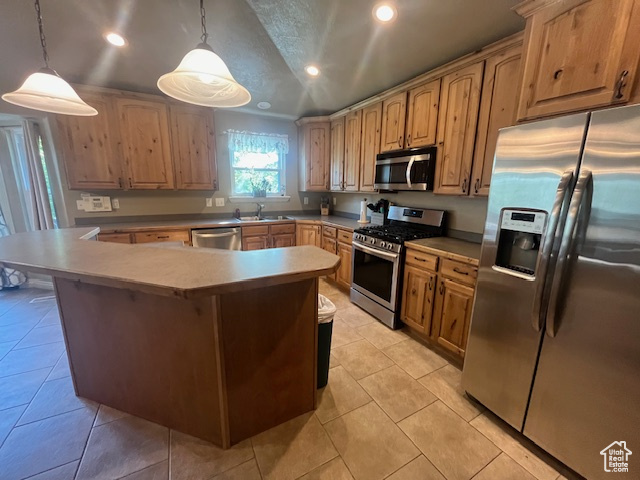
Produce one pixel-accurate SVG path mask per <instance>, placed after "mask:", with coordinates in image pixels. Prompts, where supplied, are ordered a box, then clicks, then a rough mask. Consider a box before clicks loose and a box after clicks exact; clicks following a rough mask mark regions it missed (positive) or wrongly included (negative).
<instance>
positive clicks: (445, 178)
mask: <svg viewBox="0 0 640 480" xmlns="http://www.w3.org/2000/svg"><path fill="white" fill-rule="evenodd" d="M483 69H484V62H478V63H474V64H472V65H469V66H468V67H465V68H462V69H460V70H458V71H456V72H453V73H450V74H449V75H447V76H445V77H444V78H443V79H442V92H441V94H440V111H439V113H438V153H437V161H436V182H435V187H434V193H440V194H448V195H465V194H467V193H469V179H470V177H471V164H472V162H473V147H474V144H475V139H476V127H477V124H478V109H479V108H480V86H481V85H482V72H483Z"/></svg>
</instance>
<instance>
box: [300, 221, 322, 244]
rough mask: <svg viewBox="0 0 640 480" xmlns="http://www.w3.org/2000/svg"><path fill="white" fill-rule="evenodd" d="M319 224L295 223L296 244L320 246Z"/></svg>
mask: <svg viewBox="0 0 640 480" xmlns="http://www.w3.org/2000/svg"><path fill="white" fill-rule="evenodd" d="M321 229H322V227H321V226H320V224H313V223H309V224H304V223H303V224H298V225H296V245H314V246H316V247H322V237H321V233H320V231H321Z"/></svg>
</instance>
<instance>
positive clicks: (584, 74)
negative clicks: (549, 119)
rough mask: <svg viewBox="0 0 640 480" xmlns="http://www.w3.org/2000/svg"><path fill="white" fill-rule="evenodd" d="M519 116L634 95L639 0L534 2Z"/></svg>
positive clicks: (525, 6)
mask: <svg viewBox="0 0 640 480" xmlns="http://www.w3.org/2000/svg"><path fill="white" fill-rule="evenodd" d="M515 10H516V11H517V12H518V14H520V15H521V16H523V17H525V18H526V19H527V26H526V30H525V51H524V58H525V62H524V69H523V81H522V91H521V95H520V103H519V108H518V119H519V120H525V119H532V118H537V117H543V116H547V115H555V114H560V113H566V112H572V111H578V110H587V109H590V108H594V107H601V106H607V105H611V104H615V103H624V102H627V101H628V100H629V99H630V96H631V89H632V86H633V84H634V79H635V77H636V75H637V68H638V56H639V55H638V44H639V43H640V3H639V2H637V1H636V0H616V1H611V0H564V1H561V2H560V1H557V0H528V1H526V2H522V3H521V4H520V5H518V6H517V7H516V8H515Z"/></svg>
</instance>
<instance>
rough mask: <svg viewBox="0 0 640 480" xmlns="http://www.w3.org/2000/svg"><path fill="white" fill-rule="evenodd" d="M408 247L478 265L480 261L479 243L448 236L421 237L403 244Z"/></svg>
mask: <svg viewBox="0 0 640 480" xmlns="http://www.w3.org/2000/svg"><path fill="white" fill-rule="evenodd" d="M405 245H406V246H407V247H408V248H415V249H416V250H420V251H423V252H426V253H431V254H433V255H438V256H440V257H445V258H449V259H451V260H457V261H459V262H465V263H469V264H471V265H475V266H478V264H479V263H480V248H481V245H480V244H479V243H472V242H467V241H464V240H458V239H456V238H449V237H435V238H423V239H422V240H414V241H412V242H407V243H406V244H405Z"/></svg>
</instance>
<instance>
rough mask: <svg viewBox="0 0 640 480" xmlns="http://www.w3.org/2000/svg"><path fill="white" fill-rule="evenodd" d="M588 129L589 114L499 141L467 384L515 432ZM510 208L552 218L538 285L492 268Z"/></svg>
mask: <svg viewBox="0 0 640 480" xmlns="http://www.w3.org/2000/svg"><path fill="white" fill-rule="evenodd" d="M586 123H587V114H578V115H572V116H569V117H561V118H557V119H554V120H547V121H544V122H536V123H530V124H526V125H521V126H517V127H511V128H506V129H503V130H502V131H501V132H500V135H499V136H498V143H497V147H496V160H495V167H494V171H493V180H492V187H491V192H490V194H489V202H488V209H487V221H486V224H485V230H484V234H483V238H482V251H481V256H480V265H479V269H478V279H477V284H476V296H475V303H474V307H473V316H472V321H471V329H470V332H469V340H468V345H467V348H466V352H465V364H464V371H463V374H462V381H463V386H464V388H465V390H466V391H467V392H468V393H469V394H470V395H472V396H473V397H475V398H477V399H478V400H479V401H480V402H481V403H482V404H483V405H485V406H486V407H487V408H489V409H490V410H491V411H493V412H494V413H496V414H497V415H498V416H499V417H500V418H502V419H503V420H505V421H506V422H507V423H509V424H511V425H512V426H513V427H514V428H516V429H518V430H521V429H522V425H523V422H524V416H525V411H526V407H527V401H528V399H529V393H530V392H531V385H532V382H533V374H534V371H535V366H536V360H537V356H538V350H539V347H540V341H541V335H542V334H541V327H540V325H541V320H542V317H543V315H542V314H541V313H540V314H536V308H535V306H536V305H541V303H542V293H543V292H544V287H545V284H546V282H547V281H548V278H547V275H546V272H545V268H546V267H545V266H546V265H549V261H548V259H549V258H550V257H551V247H552V246H553V244H554V224H557V223H561V220H562V214H563V212H562V211H561V210H560V208H561V205H562V204H563V203H562V202H563V201H564V200H565V197H566V195H565V194H564V193H563V192H564V191H569V189H570V186H571V185H570V180H571V175H572V172H575V171H576V170H577V165H578V162H579V159H580V154H581V149H582V140H583V137H584V131H585V128H586ZM565 172H569V173H565ZM512 207H518V208H530V209H538V210H541V211H543V212H547V218H546V223H545V226H544V230H543V235H542V238H541V245H540V251H541V252H542V253H539V257H538V260H537V266H536V271H535V274H534V276H533V277H522V276H519V275H518V273H517V272H513V273H510V272H508V271H505V270H501V269H496V268H494V266H495V265H496V262H497V261H498V233H499V228H498V227H499V225H500V219H501V214H502V211H503V209H507V208H512ZM565 210H566V208H565ZM556 222H557V223H556ZM541 310H542V309H540V311H541ZM487 372H492V373H491V375H487Z"/></svg>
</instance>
